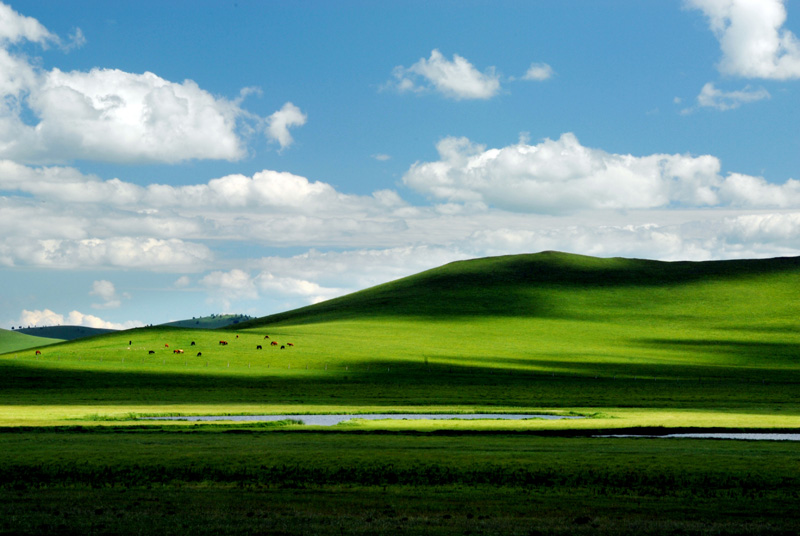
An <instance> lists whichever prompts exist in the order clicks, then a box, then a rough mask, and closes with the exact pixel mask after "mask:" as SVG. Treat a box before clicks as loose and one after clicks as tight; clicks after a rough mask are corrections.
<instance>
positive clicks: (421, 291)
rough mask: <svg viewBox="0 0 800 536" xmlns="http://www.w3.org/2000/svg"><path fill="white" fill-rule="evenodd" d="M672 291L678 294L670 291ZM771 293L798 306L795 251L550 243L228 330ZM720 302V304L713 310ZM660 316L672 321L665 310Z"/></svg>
mask: <svg viewBox="0 0 800 536" xmlns="http://www.w3.org/2000/svg"><path fill="white" fill-rule="evenodd" d="M704 285H707V286H710V287H709V290H710V291H709V292H707V293H700V294H692V293H691V292H690V291H691V290H692V289H699V288H700V287H702V286H704ZM671 290H675V291H678V292H679V293H678V294H671V293H670V291H671ZM740 291H743V292H744V293H743V294H741V295H740V296H739V298H740V299H739V300H738V303H735V302H736V300H734V297H735V296H734V295H735V294H736V293H737V292H740ZM686 292H689V294H686ZM665 293H666V294H665ZM773 294H777V295H776V296H775V297H776V298H778V299H777V300H776V301H771V300H767V301H768V304H769V305H770V307H771V310H772V311H773V312H774V314H775V315H776V318H780V317H782V315H787V314H789V315H790V316H791V314H792V313H794V312H800V305H798V304H797V303H795V302H794V301H793V298H797V297H798V296H800V258H798V257H783V258H773V259H756V260H751V259H748V260H729V261H705V262H661V261H651V260H639V259H623V258H612V259H603V258H596V257H589V256H583V255H575V254H567V253H560V252H554V251H547V252H542V253H537V254H528V255H510V256H503V257H489V258H481V259H474V260H467V261H458V262H453V263H450V264H447V265H445V266H442V267H439V268H434V269H432V270H428V271H425V272H422V273H420V274H416V275H412V276H409V277H406V278H403V279H399V280H396V281H392V282H389V283H386V284H383V285H378V286H375V287H372V288H369V289H365V290H362V291H359V292H355V293H352V294H349V295H346V296H342V297H340V298H335V299H332V300H328V301H325V302H322V303H318V304H315V305H310V306H307V307H303V308H300V309H296V310H292V311H287V312H284V313H279V314H274V315H270V316H266V317H261V318H258V319H254V320H251V321H249V322H242V323H240V324H239V325H237V326H236V327H235V329H246V328H253V327H259V326H269V325H272V324H303V323H318V322H325V321H334V320H343V319H357V318H363V319H367V318H376V317H395V318H400V317H416V318H431V319H436V318H439V319H444V318H465V317H498V318H503V317H506V318H509V317H520V318H548V317H558V316H563V315H567V316H569V317H571V318H580V317H582V316H584V317H587V316H588V315H590V314H594V313H593V312H592V313H590V311H596V310H597V309H606V310H608V311H609V312H611V311H612V310H615V311H617V312H618V313H625V309H627V314H629V315H631V316H638V315H639V314H641V313H642V312H643V311H642V309H641V305H642V304H649V305H650V307H651V308H652V307H655V306H656V305H665V306H668V305H669V304H670V302H672V303H674V302H675V301H676V300H678V299H681V300H683V306H684V307H686V308H687V309H692V310H698V309H705V310H707V312H708V313H709V315H710V316H713V317H721V316H728V317H729V318H730V319H731V320H734V316H735V315H740V314H745V315H746V316H747V317H750V319H752V317H751V315H750V313H751V312H753V311H752V306H753V305H754V304H753V303H751V302H750V301H748V300H755V301H757V302H760V301H761V300H762V299H766V298H767V296H772V295H773ZM595 298H596V299H595ZM598 300H604V301H598ZM723 302H724V305H725V306H726V307H725V309H724V310H720V309H715V307H716V306H718V305H719V306H721V305H722V304H723ZM763 306H764V304H760V305H759V307H758V308H759V309H763ZM787 311H791V312H792V313H788V312H787ZM661 319H662V320H663V321H667V322H668V321H669V320H670V319H669V318H668V317H666V316H663V315H661ZM798 325H800V324H798Z"/></svg>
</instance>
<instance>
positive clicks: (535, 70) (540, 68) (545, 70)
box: [522, 63, 555, 82]
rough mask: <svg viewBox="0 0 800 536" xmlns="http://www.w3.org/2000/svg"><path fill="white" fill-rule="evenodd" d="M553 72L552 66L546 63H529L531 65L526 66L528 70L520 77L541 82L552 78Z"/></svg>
mask: <svg viewBox="0 0 800 536" xmlns="http://www.w3.org/2000/svg"><path fill="white" fill-rule="evenodd" d="M554 74H555V72H554V71H553V68H552V67H550V66H549V65H548V64H546V63H531V66H530V67H528V70H527V71H526V72H525V76H523V77H522V79H523V80H535V81H537V82H541V81H544V80H547V79H549V78H552V77H553V75H554Z"/></svg>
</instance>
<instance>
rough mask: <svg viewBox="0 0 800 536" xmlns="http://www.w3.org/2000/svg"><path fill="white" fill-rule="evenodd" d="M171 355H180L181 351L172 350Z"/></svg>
mask: <svg viewBox="0 0 800 536" xmlns="http://www.w3.org/2000/svg"><path fill="white" fill-rule="evenodd" d="M172 353H173V354H182V353H183V350H173V351H172Z"/></svg>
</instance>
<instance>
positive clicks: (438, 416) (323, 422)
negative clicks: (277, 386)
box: [144, 413, 582, 426]
mask: <svg viewBox="0 0 800 536" xmlns="http://www.w3.org/2000/svg"><path fill="white" fill-rule="evenodd" d="M144 418H145V419H149V420H169V421H282V420H285V419H292V420H295V421H302V422H303V424H308V425H314V426H333V425H335V424H339V423H341V422H345V421H349V420H351V419H365V420H370V421H376V420H382V419H391V420H411V419H435V420H454V419H470V420H475V419H509V420H524V419H551V420H555V419H581V418H582V417H576V416H566V415H531V414H511V413H463V414H461V413H367V414H363V415H341V414H340V415H201V416H186V417H144Z"/></svg>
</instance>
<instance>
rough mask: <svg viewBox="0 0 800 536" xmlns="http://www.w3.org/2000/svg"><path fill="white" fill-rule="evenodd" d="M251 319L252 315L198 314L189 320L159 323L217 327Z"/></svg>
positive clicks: (187, 326)
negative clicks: (198, 315)
mask: <svg viewBox="0 0 800 536" xmlns="http://www.w3.org/2000/svg"><path fill="white" fill-rule="evenodd" d="M252 319H253V317H252V316H248V315H233V314H230V315H211V316H200V317H197V318H192V319H191V320H176V321H175V322H167V323H165V324H160V325H161V326H169V327H175V328H197V329H217V328H224V327H227V326H233V325H237V324H239V323H241V322H246V321H248V320H252Z"/></svg>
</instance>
